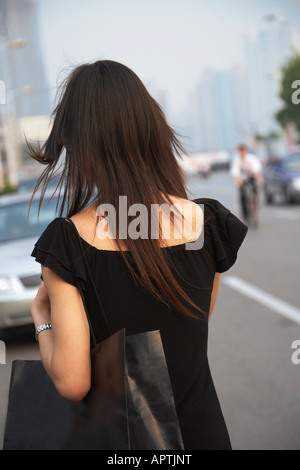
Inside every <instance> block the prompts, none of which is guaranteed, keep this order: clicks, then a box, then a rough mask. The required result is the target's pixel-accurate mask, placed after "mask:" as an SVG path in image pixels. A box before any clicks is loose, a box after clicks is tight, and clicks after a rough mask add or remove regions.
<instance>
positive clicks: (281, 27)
mask: <svg viewBox="0 0 300 470" xmlns="http://www.w3.org/2000/svg"><path fill="white" fill-rule="evenodd" d="M244 45H245V61H246V69H247V77H248V95H249V103H250V124H251V128H252V132H253V133H256V132H257V133H261V134H268V133H269V132H270V131H272V130H274V129H276V128H277V127H278V123H277V122H276V120H275V118H274V115H275V113H276V111H277V110H278V109H279V108H280V101H279V89H280V78H281V77H280V71H281V67H282V65H283V64H284V63H285V62H286V61H287V60H288V58H289V57H290V55H291V53H292V51H293V49H294V48H297V46H298V41H297V36H296V33H295V31H293V29H292V28H291V26H290V25H289V23H287V22H286V21H285V20H284V19H278V20H276V19H274V20H273V21H272V22H269V23H268V24H265V25H264V26H263V27H262V28H261V29H260V30H258V31H255V32H251V33H248V34H247V35H246V36H245V38H244Z"/></svg>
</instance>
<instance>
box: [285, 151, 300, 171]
mask: <svg viewBox="0 0 300 470" xmlns="http://www.w3.org/2000/svg"><path fill="white" fill-rule="evenodd" d="M283 164H284V167H285V168H286V169H287V170H288V171H300V153H299V154H297V155H292V156H290V157H288V158H286V159H285V160H284V162H283Z"/></svg>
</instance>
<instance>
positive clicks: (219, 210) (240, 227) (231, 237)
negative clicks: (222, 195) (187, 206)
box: [195, 199, 248, 273]
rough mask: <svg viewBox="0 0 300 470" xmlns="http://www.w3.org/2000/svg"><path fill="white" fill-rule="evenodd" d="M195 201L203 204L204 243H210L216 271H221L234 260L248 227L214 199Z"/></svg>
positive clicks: (227, 267)
mask: <svg viewBox="0 0 300 470" xmlns="http://www.w3.org/2000/svg"><path fill="white" fill-rule="evenodd" d="M195 202H198V203H202V204H203V205H204V213H205V224H207V228H208V230H205V240H204V244H206V243H211V245H212V250H213V253H214V258H215V269H216V272H218V273H223V272H225V271H227V270H228V269H230V268H231V267H232V266H233V265H234V263H235V262H236V259H237V254H238V250H239V248H240V246H241V245H242V243H243V241H244V238H245V236H246V234H247V231H248V227H247V226H246V225H245V224H244V223H243V222H241V220H240V219H239V218H238V217H236V216H235V215H234V214H232V212H230V210H229V209H227V208H226V207H224V206H223V205H222V204H221V203H220V202H219V201H217V200H215V199H197V200H196V201H195ZM207 238H209V239H208V240H207Z"/></svg>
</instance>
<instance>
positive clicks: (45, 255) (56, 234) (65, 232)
mask: <svg viewBox="0 0 300 470" xmlns="http://www.w3.org/2000/svg"><path fill="white" fill-rule="evenodd" d="M31 256H33V257H34V258H35V260H36V261H37V262H38V263H40V264H42V265H43V266H45V267H47V268H50V269H52V271H54V272H55V273H56V274H57V275H58V276H59V277H61V278H62V279H63V280H64V281H66V282H68V283H69V284H72V285H73V286H75V287H78V285H79V286H80V287H81V289H82V290H83V291H84V290H85V289H86V285H87V282H86V279H87V277H86V268H85V263H84V259H83V255H82V250H81V247H80V246H79V242H78V239H77V238H76V236H75V234H74V231H73V227H72V226H71V224H70V222H68V221H67V220H65V219H64V218H61V217H57V218H56V219H54V220H53V221H52V222H51V223H50V224H49V225H48V226H47V227H46V229H45V230H44V232H43V233H42V234H41V236H40V238H39V239H38V240H37V242H36V243H35V245H34V249H33V251H32V253H31Z"/></svg>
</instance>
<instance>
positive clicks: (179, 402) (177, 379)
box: [32, 199, 246, 449]
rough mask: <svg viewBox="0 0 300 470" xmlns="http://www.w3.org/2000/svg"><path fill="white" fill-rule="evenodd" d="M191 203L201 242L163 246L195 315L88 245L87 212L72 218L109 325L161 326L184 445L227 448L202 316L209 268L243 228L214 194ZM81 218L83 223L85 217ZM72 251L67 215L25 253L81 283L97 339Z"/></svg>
mask: <svg viewBox="0 0 300 470" xmlns="http://www.w3.org/2000/svg"><path fill="white" fill-rule="evenodd" d="M192 204H196V205H197V206H198V207H199V208H200V209H201V210H202V208H203V209H204V223H203V224H202V228H201V230H202V229H203V230H204V244H203V247H202V248H200V249H195V250H188V249H186V247H187V245H186V244H185V243H180V244H179V243H177V244H173V245H171V244H170V245H169V246H167V247H164V248H162V250H164V253H165V255H166V257H167V259H168V263H169V265H170V266H171V267H172V271H173V272H174V275H175V276H176V278H177V280H178V282H179V283H180V285H181V286H182V288H183V289H184V290H185V291H186V292H187V293H188V295H189V297H190V298H192V300H193V301H194V302H195V303H196V304H197V305H198V307H199V308H200V309H201V310H202V312H203V314H199V312H198V311H197V310H195V311H194V313H195V317H196V318H189V317H187V316H186V315H183V314H182V313H181V312H180V311H177V310H176V309H174V308H173V309H172V308H170V306H167V305H165V304H164V303H162V302H159V301H158V300H157V299H156V298H154V297H153V296H152V295H151V294H149V293H148V292H147V291H146V290H144V289H142V288H141V286H139V285H137V284H136V283H135V281H134V279H133V277H132V276H131V274H130V272H129V270H128V268H127V266H126V264H125V263H124V261H123V259H122V256H121V253H120V252H118V250H114V249H103V245H101V243H102V240H100V241H99V242H98V243H99V246H97V245H96V244H95V243H94V245H91V244H90V243H89V241H90V240H91V238H92V237H91V235H92V230H91V227H92V219H91V213H90V212H88V211H86V212H85V213H84V214H83V215H82V214H81V216H80V218H79V217H78V216H74V217H73V218H72V220H73V221H74V222H77V225H76V227H78V229H79V234H80V237H81V242H82V246H83V248H84V251H85V255H86V258H87V260H88V264H89V268H90V271H91V273H92V275H93V278H94V280H95V285H96V287H97V289H98V292H99V295H100V298H101V303H102V305H103V308H104V311H105V312H106V317H107V319H108V321H109V326H110V330H111V332H112V333H114V332H116V331H118V330H120V329H121V328H124V327H125V328H126V332H127V334H128V335H131V334H135V333H141V332H143V331H152V330H159V331H160V334H161V338H162V343H163V348H164V352H165V357H166V361H167V365H168V370H169V375H170V380H171V384H172V389H173V393H174V400H175V405H176V409H177V413H178V418H179V422H180V426H181V431H182V435H183V441H184V445H185V448H186V449H207V448H211V449H223V448H225V449H226V448H230V441H229V437H228V433H227V429H226V425H225V422H224V419H223V415H222V411H221V408H220V405H219V402H218V398H217V395H216V392H215V389H214V385H213V381H212V378H211V374H210V370H209V364H208V360H207V341H208V319H209V311H210V306H211V297H212V290H213V283H214V277H215V273H216V272H223V271H225V270H227V269H229V268H230V267H231V265H232V264H233V263H234V261H235V258H236V254H237V250H238V248H239V246H240V244H241V243H242V240H243V238H244V236H245V233H246V227H245V226H244V225H243V224H242V223H241V222H240V221H239V220H238V219H237V218H236V217H235V216H234V215H233V214H231V213H230V212H229V211H228V210H227V209H226V208H225V207H224V206H222V205H221V204H220V203H219V202H217V201H214V200H210V199H197V200H195V201H194V202H192ZM87 220H90V222H91V226H90V227H89V226H88V224H85V222H86V221H87ZM199 235H200V233H199V232H198V236H199ZM83 236H84V237H86V238H84V237H83ZM94 238H96V237H94ZM88 240H89V241H88ZM188 241H189V242H190V240H188ZM66 244H68V246H69V248H70V250H69V251H70V252H71V256H72V257H73V258H74V259H75V260H77V262H76V266H75V276H76V277H77V279H74V280H72V279H70V273H69V272H68V271H67V270H66V268H65V266H68V264H69V259H68V256H67V254H66V255H65V259H61V255H62V252H64V251H62V249H61V248H62V247H63V246H65V245H66ZM101 246H102V248H101ZM78 253H79V247H78V245H77V241H76V237H74V227H72V226H71V224H70V222H68V221H67V220H66V219H64V218H57V219H55V220H54V221H53V222H52V224H50V226H49V227H48V228H47V229H46V231H45V232H44V233H43V235H42V236H41V238H40V239H39V240H38V242H37V244H36V245H35V249H34V251H33V253H32V255H33V256H35V257H36V260H37V261H39V262H41V263H44V264H45V265H47V266H48V267H50V268H52V269H53V270H54V271H56V273H57V274H58V275H59V276H60V277H61V278H63V279H65V280H66V281H67V282H69V283H70V282H71V283H72V282H73V283H74V285H76V282H78V280H79V281H80V282H81V286H82V288H83V292H84V296H85V300H86V304H87V307H88V310H89V314H90V317H91V320H92V324H93V329H94V332H95V333H96V338H97V341H102V340H104V339H105V338H106V337H107V336H108V332H107V330H106V326H105V322H104V321H103V319H102V318H101V315H99V309H98V306H97V299H95V296H94V294H93V289H92V287H91V285H90V284H89V283H88V281H87V279H88V276H87V273H86V269H85V267H84V265H83V264H82V260H81V259H80V257H78ZM126 257H127V259H128V260H129V262H130V263H131V265H132V267H133V269H135V270H136V273H137V274H138V269H137V267H136V266H135V264H134V261H133V259H132V256H131V253H130V252H126Z"/></svg>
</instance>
